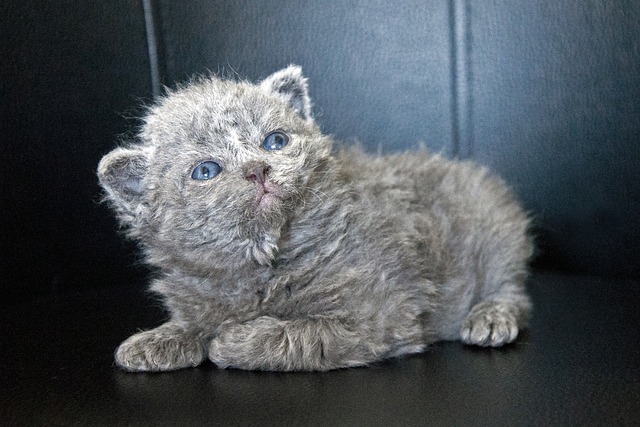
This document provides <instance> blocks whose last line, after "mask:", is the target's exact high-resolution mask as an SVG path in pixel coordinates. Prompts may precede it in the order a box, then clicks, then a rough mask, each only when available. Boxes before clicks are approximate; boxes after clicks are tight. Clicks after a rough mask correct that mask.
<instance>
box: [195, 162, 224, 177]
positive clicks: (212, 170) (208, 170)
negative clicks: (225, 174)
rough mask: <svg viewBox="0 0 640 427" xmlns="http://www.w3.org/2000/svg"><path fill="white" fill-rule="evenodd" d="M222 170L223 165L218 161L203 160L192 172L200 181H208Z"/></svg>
mask: <svg viewBox="0 0 640 427" xmlns="http://www.w3.org/2000/svg"><path fill="white" fill-rule="evenodd" d="M220 172H222V167H220V165H219V164H217V163H216V162H211V161H209V162H202V163H200V164H199V165H198V166H196V167H195V169H194V170H193V172H192V173H191V178H193V179H196V180H198V181H206V180H208V179H211V178H215V177H216V176H217V175H218V174H219V173H220Z"/></svg>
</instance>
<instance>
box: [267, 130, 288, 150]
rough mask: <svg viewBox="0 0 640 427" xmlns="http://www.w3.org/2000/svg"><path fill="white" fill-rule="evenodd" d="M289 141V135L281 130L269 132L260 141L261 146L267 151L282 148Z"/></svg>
mask: <svg viewBox="0 0 640 427" xmlns="http://www.w3.org/2000/svg"><path fill="white" fill-rule="evenodd" d="M288 143H289V135H287V134H286V133H284V132H281V131H278V130H277V131H275V132H271V133H270V134H269V135H267V137H266V138H265V139H264V141H262V148H264V149H265V150H267V151H274V150H282V149H283V148H284V147H285V145H287V144H288Z"/></svg>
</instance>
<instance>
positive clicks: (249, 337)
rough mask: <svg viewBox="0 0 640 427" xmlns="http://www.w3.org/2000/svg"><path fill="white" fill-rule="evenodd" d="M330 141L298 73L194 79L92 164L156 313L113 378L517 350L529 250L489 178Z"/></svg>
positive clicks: (520, 217)
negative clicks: (132, 245) (142, 259)
mask: <svg viewBox="0 0 640 427" xmlns="http://www.w3.org/2000/svg"><path fill="white" fill-rule="evenodd" d="M332 144H333V141H332V139H331V138H330V137H329V136H326V135H324V134H322V133H321V132H320V130H319V128H318V126H317V125H316V124H315V123H314V120H313V118H312V115H311V101H310V99H309V95H308V88H307V81H306V79H305V78H304V77H303V75H302V72H301V70H300V68H299V67H296V66H290V67H288V68H286V69H284V70H281V71H278V72H276V73H275V74H273V75H271V76H269V77H268V78H266V79H265V80H264V81H262V82H261V83H259V84H258V85H253V84H249V83H247V82H235V81H227V80H221V79H218V78H216V77H211V78H201V79H199V80H197V81H195V82H193V83H191V84H190V85H187V86H185V87H181V88H178V89H177V90H175V91H173V92H170V93H169V94H168V95H167V96H166V97H164V98H163V99H161V100H160V101H159V102H158V103H157V104H156V105H155V106H153V107H152V108H150V110H149V112H148V114H147V116H146V118H145V123H144V126H143V129H142V131H141V133H140V135H139V141H138V142H136V143H134V144H132V145H130V146H127V147H121V148H116V149H115V150H113V151H112V152H110V153H109V154H107V155H106V156H105V157H104V158H103V159H102V161H101V162H100V165H99V168H98V175H99V179H100V183H101V185H102V186H103V187H104V189H105V192H106V198H107V200H109V201H110V202H111V205H112V207H113V208H114V210H115V211H116V213H117V215H118V218H119V220H120V222H121V224H122V225H123V226H124V228H125V230H126V232H127V233H128V235H129V236H130V237H131V238H134V239H136V240H138V241H139V242H140V244H141V247H142V249H143V251H144V254H145V256H146V260H147V261H148V263H149V264H150V265H152V266H154V267H156V268H157V269H159V276H158V278H156V279H154V280H153V283H152V287H151V288H152V290H153V291H155V292H156V293H158V294H159V295H161V296H162V298H163V300H164V303H165V304H166V306H167V308H168V309H169V312H170V320H169V321H168V322H166V323H165V324H163V325H161V326H159V327H157V328H155V329H152V330H149V331H144V332H140V333H137V334H135V335H133V336H131V337H130V338H129V339H127V340H126V341H124V342H123V343H122V344H121V345H120V347H119V348H118V349H117V351H116V355H115V359H116V362H117V364H118V365H119V366H120V367H122V368H124V369H125V370H128V371H165V370H172V369H179V368H185V367H191V366H197V365H199V364H201V363H202V362H203V361H204V360H205V358H209V359H210V360H211V361H212V362H213V363H215V364H216V365H217V366H218V367H221V368H225V367H234V368H240V369H259V370H278V371H292V370H303V371H310V370H329V369H334V368H342V367H350V366H361V365H366V364H369V363H372V362H375V361H378V360H381V359H384V358H388V357H394V356H400V355H404V354H409V353H416V352H420V351H423V350H424V349H425V347H426V346H427V345H428V344H429V343H432V342H435V341H437V340H461V341H462V342H464V343H467V344H475V345H480V346H491V347H497V346H501V345H503V344H506V343H510V342H512V341H514V340H515V339H516V336H517V334H518V330H519V328H521V327H523V325H524V323H525V321H526V319H527V317H528V314H529V311H530V302H529V298H528V297H527V295H526V293H525V289H524V282H525V280H526V277H527V268H526V263H527V260H528V258H529V257H530V256H531V254H532V250H533V246H532V243H531V241H530V239H529V237H528V236H527V227H528V219H527V216H526V215H525V214H524V213H523V211H522V209H521V208H520V207H519V205H518V204H517V203H516V201H515V200H514V197H513V196H512V194H511V193H510V191H509V190H508V189H507V187H506V186H505V185H504V184H503V182H502V181H500V180H499V179H497V178H495V177H492V176H490V175H489V174H488V173H487V171H486V170H484V169H481V168H478V167H476V166H473V165H472V164H469V163H458V162H451V161H448V160H445V159H443V158H441V157H439V156H437V155H430V154H428V153H427V152H425V151H418V152H412V153H405V154H395V155H390V156H377V157H374V156H369V155H367V154H365V153H364V152H362V151H361V150H360V149H358V148H351V149H342V150H338V151H337V152H334V150H333V149H332Z"/></svg>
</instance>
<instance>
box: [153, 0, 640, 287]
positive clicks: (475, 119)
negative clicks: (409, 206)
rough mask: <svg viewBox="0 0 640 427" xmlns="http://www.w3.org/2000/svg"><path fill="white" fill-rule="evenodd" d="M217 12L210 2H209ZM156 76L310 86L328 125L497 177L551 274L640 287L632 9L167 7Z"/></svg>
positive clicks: (230, 0) (597, 4) (592, 4)
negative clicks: (291, 72) (473, 164)
mask: <svg viewBox="0 0 640 427" xmlns="http://www.w3.org/2000/svg"><path fill="white" fill-rule="evenodd" d="M213 3H215V4H213ZM158 7H159V16H160V18H161V25H160V27H159V28H160V31H161V32H162V39H163V45H162V46H163V49H164V50H163V52H164V57H163V61H162V63H163V66H164V67H165V68H164V72H165V81H166V82H167V83H168V84H173V82H175V81H181V80H184V79H185V78H186V77H187V76H188V75H190V74H191V73H193V72H202V71H204V70H206V69H212V70H214V71H217V70H219V69H226V70H234V71H235V72H237V73H238V74H240V75H242V76H249V77H250V78H252V79H256V78H260V77H263V76H265V75H267V74H268V73H270V72H271V71H273V70H275V69H278V68H279V67H283V66H285V65H287V64H288V63H297V64H300V65H302V66H303V68H304V70H305V72H306V74H307V75H308V76H309V78H310V79H311V91H312V96H313V99H314V101H315V112H316V115H317V116H318V121H319V122H320V123H321V124H322V126H323V128H324V130H325V131H326V132H329V133H333V134H334V135H336V136H337V137H338V138H343V139H350V138H356V139H358V140H360V141H361V142H362V143H364V144H365V145H366V146H367V147H369V149H370V150H372V151H376V150H378V148H380V147H381V148H382V150H383V151H395V150H403V149H407V148H412V147H415V146H416V145H417V144H418V143H425V144H426V145H427V146H428V147H430V148H431V149H432V150H435V151H442V152H444V153H445V154H447V155H448V156H451V157H458V158H462V159H466V158H470V159H474V160H476V161H478V162H479V163H481V164H484V165H486V166H488V167H489V168H491V169H492V170H494V171H495V172H497V173H499V174H500V175H502V176H503V177H504V178H505V179H506V180H507V181H508V182H509V183H510V184H511V185H512V186H513V187H514V189H515V190H516V192H517V193H518V195H519V196H520V198H521V199H522V200H523V202H524V204H525V206H526V207H527V209H529V210H530V211H531V212H532V215H533V216H534V217H535V219H536V229H535V233H536V234H537V235H538V242H539V246H540V249H541V257H540V260H541V262H543V263H544V264H546V265H552V266H555V267H558V268H563V269H571V270H574V271H580V272H587V273H592V274H603V275H618V276H633V277H639V276H640V172H639V169H640V71H639V70H640V31H638V29H639V28H640V3H638V2H633V1H619V0H618V1H608V2H607V1H589V2H579V1H569V0H562V1H556V0H544V1H535V2H512V3H509V4H508V5H506V4H504V3H500V2H486V1H480V0H477V1H471V0H467V1H464V0H451V1H426V2H425V1H421V0H403V1H397V2H390V1H384V0H373V1H367V2H361V1H357V0H340V1H333V2H298V1H290V0H289V1H286V0H285V1H282V0H278V1H268V2H249V1H240V2H239V1H236V0H224V1H217V2H209V1H192V2H189V3H188V4H185V3H183V2H174V1H170V0H163V1H161V2H160V3H159V4H158Z"/></svg>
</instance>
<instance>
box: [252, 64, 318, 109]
mask: <svg viewBox="0 0 640 427" xmlns="http://www.w3.org/2000/svg"><path fill="white" fill-rule="evenodd" d="M260 87H261V88H262V89H264V90H265V91H267V92H269V93H274V94H276V95H278V96H280V97H281V98H282V99H284V100H285V101H286V102H287V103H288V104H289V105H290V106H291V108H293V109H294V110H295V112H296V113H298V114H299V115H300V116H301V117H302V118H303V119H305V120H307V121H313V118H312V117H311V98H309V89H308V86H307V79H306V78H305V77H304V76H303V75H302V68H300V67H299V66H297V65H289V66H288V67H287V68H285V69H283V70H280V71H276V72H275V73H273V74H272V75H270V76H269V77H267V78H266V79H264V80H263V81H262V82H261V83H260Z"/></svg>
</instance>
